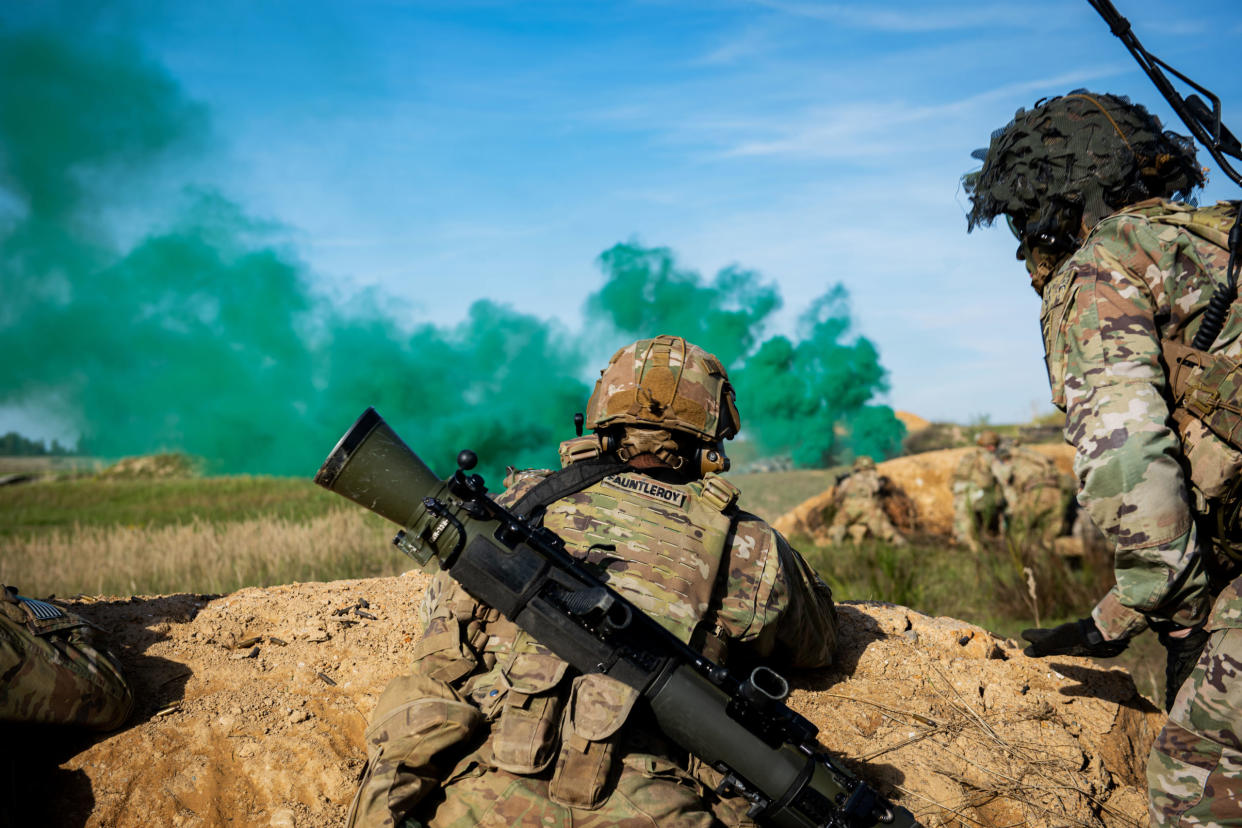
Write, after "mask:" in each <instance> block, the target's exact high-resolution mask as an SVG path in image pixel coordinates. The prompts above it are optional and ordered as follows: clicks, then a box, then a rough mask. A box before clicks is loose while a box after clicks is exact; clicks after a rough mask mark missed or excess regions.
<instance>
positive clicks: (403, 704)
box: [347, 673, 483, 828]
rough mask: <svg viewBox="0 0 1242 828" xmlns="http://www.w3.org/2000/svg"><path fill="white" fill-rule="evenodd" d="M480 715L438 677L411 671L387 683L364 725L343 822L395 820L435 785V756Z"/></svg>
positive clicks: (461, 738) (458, 740)
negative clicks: (360, 764)
mask: <svg viewBox="0 0 1242 828" xmlns="http://www.w3.org/2000/svg"><path fill="white" fill-rule="evenodd" d="M482 718H483V717H482V715H481V714H480V713H479V711H478V710H476V709H475V708H474V706H473V705H471V704H469V703H467V702H465V701H463V700H462V698H461V696H460V695H458V694H457V692H456V691H454V690H453V688H452V687H450V686H449V685H448V684H447V683H445V682H443V681H439V680H437V679H433V678H431V677H430V676H426V675H422V674H418V673H415V674H413V675H408V676H399V677H398V678H395V679H393V680H392V681H391V682H389V683H388V686H387V687H385V688H384V692H383V694H381V695H380V698H379V702H378V703H377V704H376V706H375V712H374V713H373V714H372V716H371V723H370V725H368V726H367V730H366V735H365V739H366V745H367V756H368V760H367V767H366V771H365V772H364V775H363V778H362V784H361V785H360V786H359V788H358V793H357V794H356V795H355V796H354V801H353V803H352V805H351V806H350V810H349V818H348V820H347V825H349V826H350V828H354V827H355V826H381V825H383V826H389V827H391V826H392V825H394V824H400V821H401V819H402V818H403V817H404V816H406V815H408V814H409V813H410V812H411V811H412V810H413V809H414V807H415V806H416V805H417V804H418V803H419V802H420V801H422V800H423V799H424V798H425V797H426V796H427V794H428V793H430V792H431V791H433V790H435V789H436V788H437V787H438V785H439V774H440V771H439V769H438V768H437V759H439V758H440V757H441V755H442V754H444V753H446V752H448V751H450V750H451V749H453V748H455V747H459V746H464V744H465V743H466V742H467V740H468V739H469V738H470V736H471V734H472V733H473V731H474V729H475V728H476V727H477V726H478V724H479V722H480V721H481V720H482Z"/></svg>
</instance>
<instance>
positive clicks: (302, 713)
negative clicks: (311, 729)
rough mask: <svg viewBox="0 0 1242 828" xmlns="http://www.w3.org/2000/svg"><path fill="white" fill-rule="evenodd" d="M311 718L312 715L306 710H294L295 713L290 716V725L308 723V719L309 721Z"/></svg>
mask: <svg viewBox="0 0 1242 828" xmlns="http://www.w3.org/2000/svg"><path fill="white" fill-rule="evenodd" d="M310 717H311V714H310V713H309V712H308V711H306V710H294V711H293V712H291V713H290V714H289V723H290V724H300V723H302V722H304V721H306V720H307V719H309V718H310Z"/></svg>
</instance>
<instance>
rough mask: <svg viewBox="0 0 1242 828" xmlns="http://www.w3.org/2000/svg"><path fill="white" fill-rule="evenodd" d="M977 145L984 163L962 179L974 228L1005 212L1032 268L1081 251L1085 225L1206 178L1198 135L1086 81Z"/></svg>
mask: <svg viewBox="0 0 1242 828" xmlns="http://www.w3.org/2000/svg"><path fill="white" fill-rule="evenodd" d="M973 154H974V156H975V157H976V158H978V159H980V160H981V161H983V167H982V169H980V170H979V171H978V172H974V173H969V174H967V175H966V176H964V177H963V179H962V184H963V187H964V189H965V191H966V193H967V195H968V196H969V197H970V201H971V210H970V213H969V214H968V215H967V218H966V221H967V231H968V232H969V231H970V230H973V229H974V228H975V227H977V226H979V225H984V226H988V225H990V224H991V223H992V221H993V219H995V218H996V217H997V216H1001V215H1004V216H1006V217H1007V218H1008V220H1009V223H1010V228H1011V229H1012V230H1013V233H1014V235H1015V236H1017V237H1018V239H1019V240H1020V241H1021V242H1022V246H1021V247H1020V248H1019V251H1018V257H1019V258H1021V259H1025V260H1026V262H1027V268H1028V270H1030V271H1031V273H1032V276H1033V277H1034V276H1036V273H1035V270H1036V269H1037V268H1040V267H1041V265H1042V267H1043V269H1044V270H1046V271H1050V270H1051V269H1052V268H1053V267H1055V266H1057V265H1059V262H1060V261H1063V260H1064V258H1065V257H1066V256H1068V255H1069V254H1070V253H1072V252H1073V250H1074V248H1076V247H1077V246H1078V244H1079V242H1081V228H1082V227H1083V226H1084V225H1085V226H1086V227H1087V228H1088V229H1089V228H1091V227H1094V226H1095V224H1096V223H1097V222H1098V221H1100V219H1102V218H1104V217H1105V216H1108V215H1109V214H1111V213H1113V212H1115V211H1117V210H1119V209H1121V208H1122V207H1125V206H1127V205H1130V204H1134V203H1136V202H1139V201H1143V200H1144V199H1148V198H1153V197H1160V198H1182V199H1185V198H1189V197H1190V195H1191V193H1192V192H1193V191H1194V189H1195V188H1196V187H1198V186H1200V185H1201V184H1203V181H1204V177H1203V170H1202V169H1201V168H1200V167H1199V165H1198V162H1197V161H1196V160H1195V147H1194V142H1193V141H1191V139H1189V138H1187V137H1184V136H1182V135H1178V134H1176V133H1174V132H1168V131H1166V130H1165V129H1164V128H1163V126H1161V124H1160V119H1159V118H1157V117H1156V116H1154V115H1152V114H1151V113H1149V112H1148V111H1147V110H1146V109H1144V108H1143V107H1142V106H1140V105H1138V104H1134V103H1131V102H1130V100H1129V99H1128V98H1125V97H1122V96H1119V95H1108V94H1095V93H1092V92H1088V91H1086V90H1085V89H1076V90H1074V91H1073V92H1071V93H1070V94H1068V95H1063V96H1060V97H1056V98H1050V99H1043V100H1040V101H1038V102H1036V104H1035V106H1034V108H1032V109H1030V110H1026V109H1019V110H1018V111H1017V113H1016V114H1015V115H1014V118H1013V120H1012V121H1011V122H1010V123H1009V124H1008V125H1006V126H1005V127H1003V128H1002V129H999V130H996V131H995V132H993V133H992V140H991V143H990V145H989V146H988V148H987V150H986V151H984V150H976V151H975V152H974V153H973ZM1033 253H1034V254H1036V255H1032V254H1033ZM1047 275H1048V273H1045V274H1044V277H1045V278H1046V276H1047ZM1036 287H1037V289H1040V288H1041V287H1042V285H1040V284H1037V286H1036Z"/></svg>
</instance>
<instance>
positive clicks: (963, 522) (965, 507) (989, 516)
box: [950, 429, 1005, 552]
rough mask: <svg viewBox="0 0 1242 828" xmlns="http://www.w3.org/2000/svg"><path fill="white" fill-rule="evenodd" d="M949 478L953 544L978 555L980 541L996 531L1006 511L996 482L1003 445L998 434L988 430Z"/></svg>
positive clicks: (998, 484) (982, 433)
mask: <svg viewBox="0 0 1242 828" xmlns="http://www.w3.org/2000/svg"><path fill="white" fill-rule="evenodd" d="M975 444H976V446H977V448H972V449H969V450H967V452H966V453H965V454H964V455H962V459H961V460H959V461H958V464H957V468H956V469H954V470H953V476H952V478H950V480H951V485H952V489H953V541H954V542H955V543H959V544H963V545H965V546H966V547H967V548H968V549H969V550H970V551H972V552H979V551H980V550H981V547H980V546H979V539H980V537H981V536H982V535H983V534H984V533H985V532H987V531H990V530H991V529H992V528H993V525H994V524H995V523H996V521H997V520H998V519H999V517H1000V514H1001V510H1002V508H1003V507H1004V503H1005V502H1004V497H1003V496H1002V494H1001V487H1000V481H999V480H997V478H996V457H995V456H994V452H995V451H996V447H997V446H998V445H999V444H1000V437H999V436H998V435H997V434H996V432H995V431H992V430H991V429H985V430H984V431H982V432H980V433H979V436H978V437H977V438H975Z"/></svg>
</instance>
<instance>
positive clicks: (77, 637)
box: [0, 587, 133, 730]
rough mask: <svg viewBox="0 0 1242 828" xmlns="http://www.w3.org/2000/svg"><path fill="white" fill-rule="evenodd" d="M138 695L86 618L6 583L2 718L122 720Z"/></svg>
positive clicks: (1, 590)
mask: <svg viewBox="0 0 1242 828" xmlns="http://www.w3.org/2000/svg"><path fill="white" fill-rule="evenodd" d="M132 706H133V695H132V693H131V692H130V689H129V685H127V684H126V682H125V677H124V676H123V675H122V674H121V670H120V665H119V664H118V662H117V661H116V659H115V657H114V656H112V655H111V654H110V653H108V652H107V651H106V650H104V649H103V648H101V647H100V646H99V645H98V644H97V643H96V641H95V629H94V628H93V627H92V626H91V625H90V624H89V623H88V622H86V621H84V620H83V619H81V618H79V617H78V616H76V615H73V614H71V613H69V612H66V611H65V610H63V609H61V608H60V607H58V606H56V605H54V604H51V603H48V602H46V601H34V600H31V599H29V598H24V597H19V596H18V595H17V593H16V591H15V590H13V589H11V588H8V587H0V722H28V723H35V724H65V725H77V726H80V727H87V728H91V729H93V730H112V729H114V728H117V727H120V726H121V724H122V723H123V722H124V721H125V718H126V716H128V715H129V711H130V708H131V707H132Z"/></svg>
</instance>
